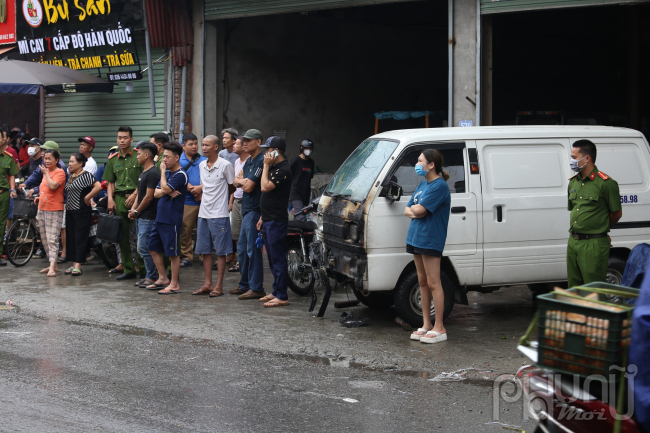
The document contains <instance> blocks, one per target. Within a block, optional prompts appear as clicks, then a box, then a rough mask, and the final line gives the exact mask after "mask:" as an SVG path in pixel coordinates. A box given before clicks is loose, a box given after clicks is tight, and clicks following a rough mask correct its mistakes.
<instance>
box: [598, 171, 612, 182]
mask: <svg viewBox="0 0 650 433" xmlns="http://www.w3.org/2000/svg"><path fill="white" fill-rule="evenodd" d="M598 176H600V178H601V179H602V180H607V179H609V176H607V175H606V174H605V173H603V172H602V171H599V172H598Z"/></svg>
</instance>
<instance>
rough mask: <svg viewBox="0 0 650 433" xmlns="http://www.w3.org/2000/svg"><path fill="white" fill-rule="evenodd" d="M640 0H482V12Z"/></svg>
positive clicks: (490, 12)
mask: <svg viewBox="0 0 650 433" xmlns="http://www.w3.org/2000/svg"><path fill="white" fill-rule="evenodd" d="M639 2H640V0H481V13H482V14H493V13H499V12H516V11H526V10H539V9H556V8H574V7H580V6H596V5H612V4H620V3H639Z"/></svg>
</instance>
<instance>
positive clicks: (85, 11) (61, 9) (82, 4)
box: [0, 0, 144, 51]
mask: <svg viewBox="0 0 650 433" xmlns="http://www.w3.org/2000/svg"><path fill="white" fill-rule="evenodd" d="M0 1H2V0H0ZM6 1H16V10H17V13H16V33H17V35H18V40H34V39H46V38H52V39H53V38H55V37H63V38H66V37H67V38H68V39H69V40H70V42H69V43H67V44H63V45H60V47H61V49H60V51H62V50H63V49H72V48H74V47H73V46H72V44H71V40H72V35H75V36H76V37H78V35H80V34H81V35H84V36H83V39H84V41H83V42H84V43H86V42H87V40H86V36H85V34H90V33H92V34H95V38H97V37H98V36H97V35H98V34H99V33H100V32H101V33H102V34H103V36H104V38H105V42H107V43H108V45H111V44H110V43H109V39H108V38H112V39H111V40H113V42H114V43H117V42H116V41H119V40H120V38H119V35H117V34H116V33H113V34H112V35H111V36H108V35H107V34H106V31H108V30H110V31H112V32H118V31H119V30H120V29H133V30H137V29H142V28H144V7H143V1H142V0H6ZM114 36H117V39H115V38H114ZM98 42H99V41H98ZM91 43H92V40H91ZM86 46H97V45H86Z"/></svg>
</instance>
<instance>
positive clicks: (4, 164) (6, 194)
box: [0, 127, 18, 266]
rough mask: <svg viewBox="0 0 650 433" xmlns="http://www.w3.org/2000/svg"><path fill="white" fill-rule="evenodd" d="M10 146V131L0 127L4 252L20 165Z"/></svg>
mask: <svg viewBox="0 0 650 433" xmlns="http://www.w3.org/2000/svg"><path fill="white" fill-rule="evenodd" d="M8 144H9V131H7V129H6V128H4V127H0V251H3V250H4V237H5V231H6V229H7V217H8V216H9V199H10V198H11V197H12V198H16V183H15V182H16V175H17V174H18V165H17V164H16V161H15V160H14V157H13V156H12V155H11V154H10V153H9V152H7V145H8ZM0 266H7V262H5V261H2V260H0Z"/></svg>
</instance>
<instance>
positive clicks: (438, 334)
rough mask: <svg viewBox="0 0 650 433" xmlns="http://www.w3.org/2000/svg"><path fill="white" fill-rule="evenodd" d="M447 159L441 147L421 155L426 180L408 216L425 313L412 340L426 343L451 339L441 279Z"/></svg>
mask: <svg viewBox="0 0 650 433" xmlns="http://www.w3.org/2000/svg"><path fill="white" fill-rule="evenodd" d="M443 163H444V158H443V157H442V154H440V152H438V151H437V150H433V149H427V150H425V151H423V152H422V153H421V154H420V156H419V157H418V163H417V165H416V166H415V172H416V173H417V174H419V175H420V176H424V177H425V178H426V179H425V180H423V181H422V183H420V185H418V187H417V188H416V190H415V192H414V193H413V196H412V197H411V200H409V203H408V205H407V206H406V209H404V215H406V216H407V217H409V218H411V225H410V226H409V231H408V235H407V236H406V252H407V253H409V254H413V259H414V260H415V267H416V268H417V272H418V280H419V282H420V294H421V296H422V316H423V319H424V324H423V327H422V328H419V329H418V330H417V331H415V332H414V333H413V334H411V340H419V341H420V342H422V343H439V342H441V341H445V340H447V331H446V330H445V327H444V326H443V324H442V316H443V314H444V308H445V292H444V291H443V289H442V283H441V281H440V259H441V258H442V251H443V250H444V248H445V241H446V240H447V224H448V223H449V210H450V207H451V195H450V193H449V186H447V182H446V180H447V179H449V175H448V174H447V172H446V171H444V170H443V169H442V166H443ZM432 298H433V306H434V308H435V311H436V322H435V324H431V311H430V309H429V308H428V307H427V306H429V305H431V299H432Z"/></svg>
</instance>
